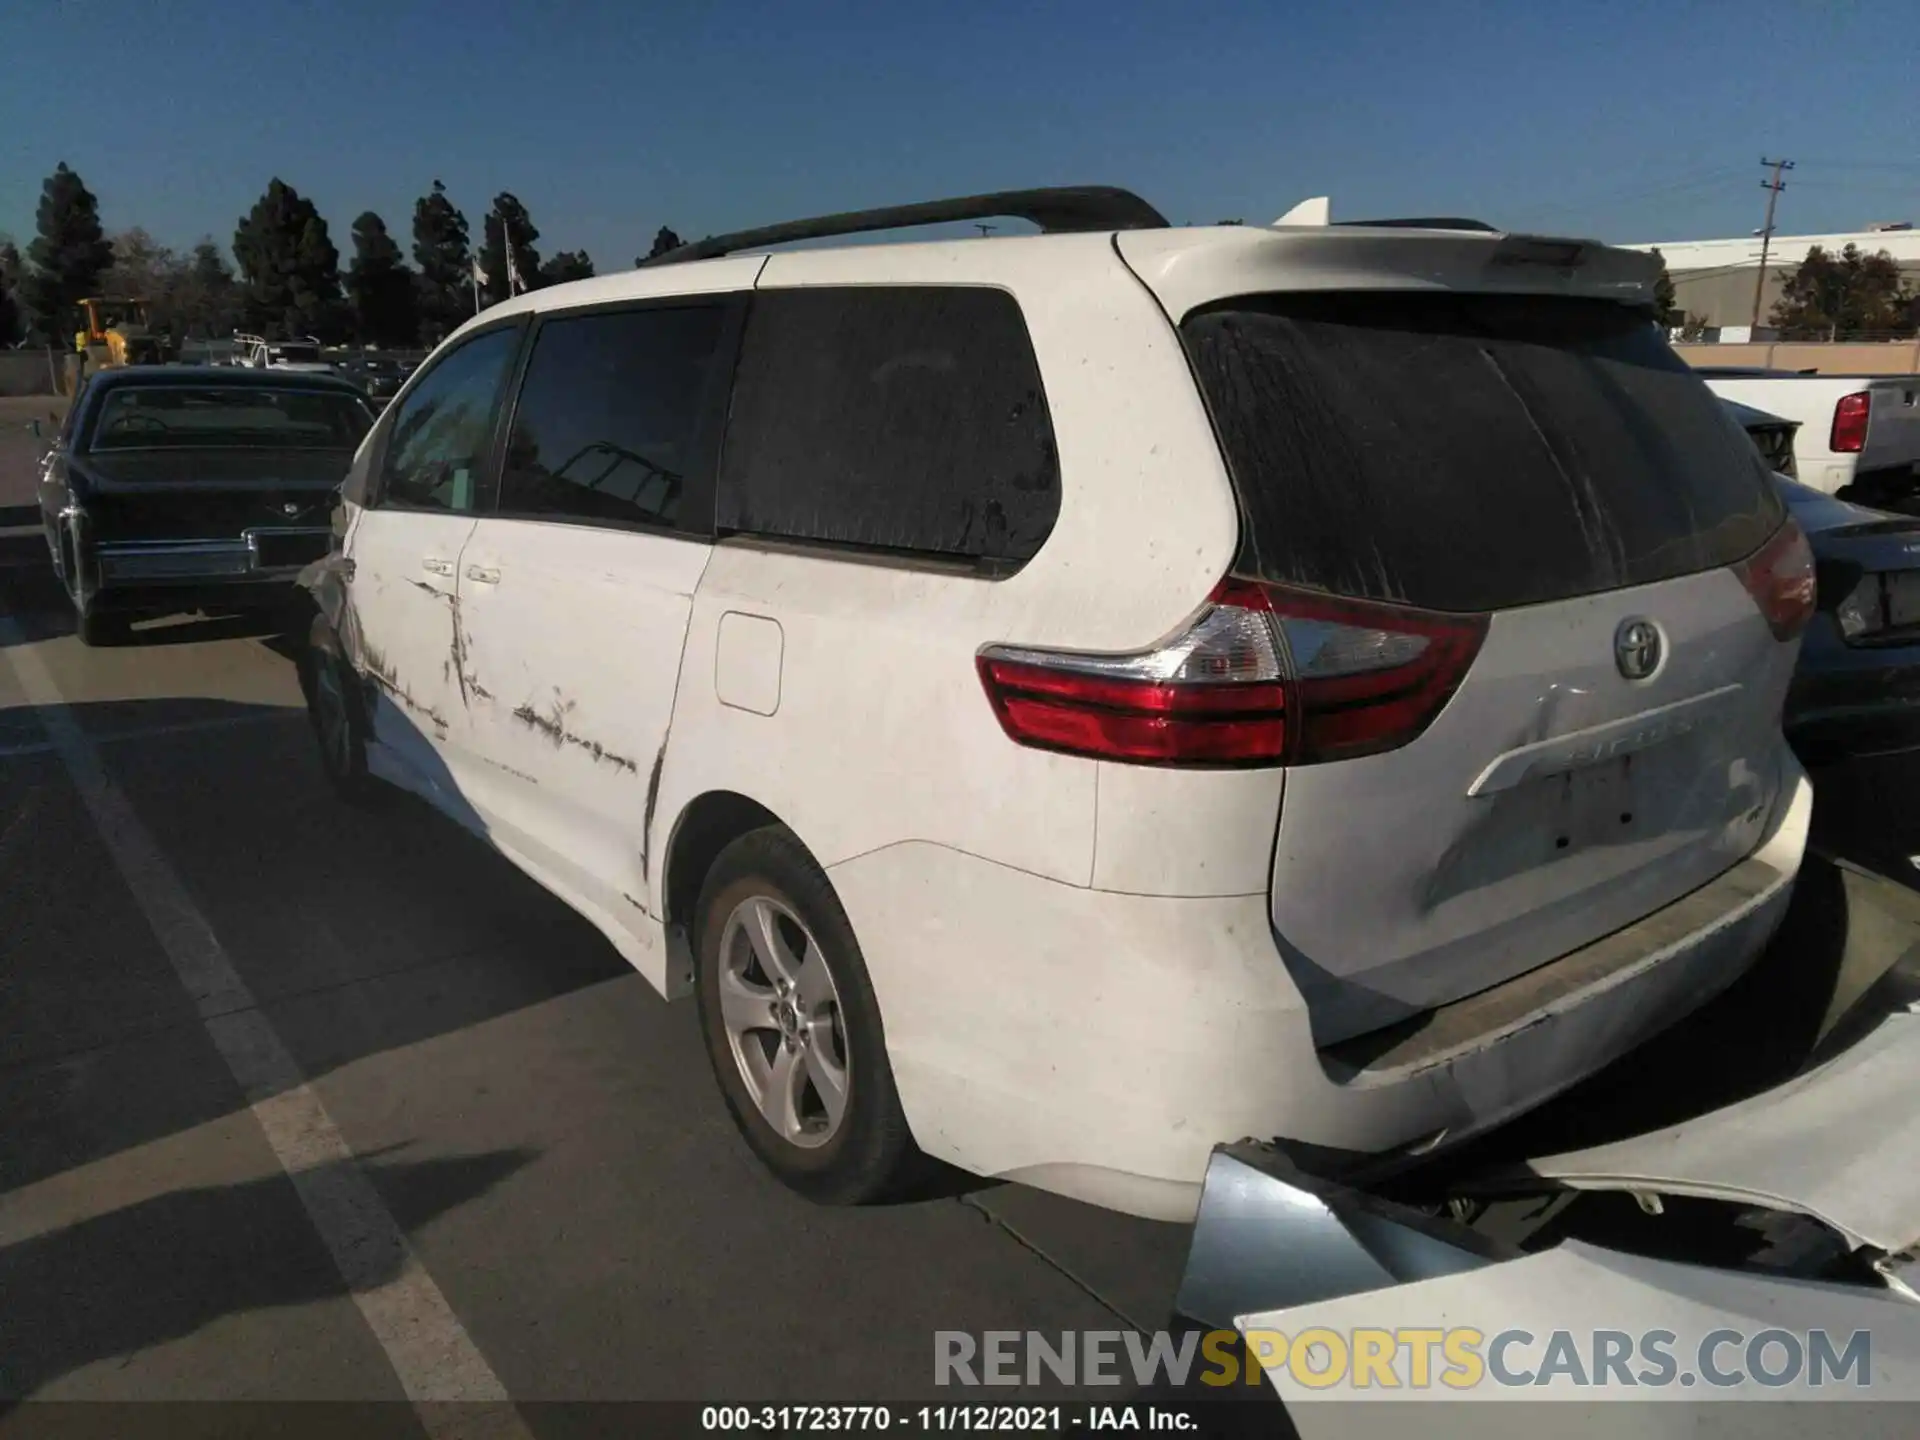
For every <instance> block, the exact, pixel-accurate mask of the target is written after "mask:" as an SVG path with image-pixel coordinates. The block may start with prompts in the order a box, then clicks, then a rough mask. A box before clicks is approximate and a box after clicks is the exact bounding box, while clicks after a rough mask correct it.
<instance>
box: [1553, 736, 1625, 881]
mask: <svg viewBox="0 0 1920 1440" xmlns="http://www.w3.org/2000/svg"><path fill="white" fill-rule="evenodd" d="M1557 784H1558V789H1559V795H1558V803H1557V805H1555V806H1554V807H1552V814H1553V824H1552V830H1553V834H1552V836H1551V839H1550V842H1549V843H1550V845H1551V848H1552V853H1553V854H1554V855H1556V856H1560V855H1572V854H1576V853H1578V852H1580V851H1582V850H1586V849H1590V848H1591V847H1593V846H1595V845H1605V844H1609V843H1613V842H1615V841H1618V840H1620V839H1622V838H1624V837H1626V836H1629V835H1631V834H1632V833H1633V825H1634V818H1635V817H1634V809H1633V791H1634V785H1633V757H1632V756H1630V755H1628V756H1622V757H1621V758H1620V759H1618V760H1606V761H1602V762H1601V763H1600V764H1598V765H1584V766H1582V767H1581V768H1580V769H1578V770H1570V771H1567V772H1566V773H1565V774H1563V775H1560V776H1559V777H1557Z"/></svg>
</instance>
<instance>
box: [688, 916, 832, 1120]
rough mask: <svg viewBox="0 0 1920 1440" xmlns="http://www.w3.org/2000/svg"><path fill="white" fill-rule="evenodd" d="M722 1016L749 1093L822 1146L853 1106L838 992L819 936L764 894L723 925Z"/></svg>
mask: <svg viewBox="0 0 1920 1440" xmlns="http://www.w3.org/2000/svg"><path fill="white" fill-rule="evenodd" d="M719 978H720V987H719V988H720V1018H721V1024H722V1025H723V1027H724V1028H725V1030H726V1035H727V1045H728V1048H729V1049H730V1050H731V1051H732V1054H733V1061H734V1064H735V1065H736V1066H738V1067H739V1070H740V1078H741V1079H742V1080H743V1081H744V1082H745V1083H746V1088H747V1094H748V1096H749V1097H750V1098H751V1099H752V1101H753V1103H754V1106H755V1107H756V1108H757V1109H758V1110H759V1112H760V1115H761V1118H763V1119H764V1120H765V1121H766V1122H767V1124H768V1125H769V1126H771V1127H772V1129H773V1131H774V1133H775V1134H776V1135H778V1136H780V1138H781V1139H783V1140H785V1141H787V1142H788V1143H789V1144H792V1145H796V1146H798V1147H800V1148H802V1149H807V1150H811V1149H817V1148H818V1147H820V1146H822V1145H825V1144H826V1143H827V1142H828V1141H830V1140H832V1139H833V1137H834V1136H835V1135H836V1134H838V1133H839V1131H840V1127H841V1123H842V1121H843V1120H844V1119H845V1118H846V1113H847V1083H848V1059H847V1043H846V1031H845V1028H844V1027H845V1021H844V1019H843V1014H842V1009H841V1005H840V992H839V990H838V989H837V988H836V987H835V985H834V979H833V971H832V970H831V968H830V967H829V966H828V964H827V960H826V957H825V956H824V955H823V954H822V953H821V950H820V944H819V942H818V941H817V940H815V939H814V937H813V935H812V933H811V932H810V931H809V930H808V929H807V927H806V926H805V925H803V924H802V923H801V922H800V918H799V917H798V916H797V915H795V914H794V913H793V911H792V910H790V909H788V908H787V907H786V906H785V905H783V904H781V903H780V902H779V901H777V900H775V899H773V898H771V897H770V896H766V895H755V896H751V897H749V898H748V899H746V900H743V901H741V902H740V903H739V904H738V905H736V906H735V907H734V909H733V912H732V914H730V915H729V916H728V917H727V922H726V925H725V927H724V928H723V929H722V930H721V934H720V977H719Z"/></svg>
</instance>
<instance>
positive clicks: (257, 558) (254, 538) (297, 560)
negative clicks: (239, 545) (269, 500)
mask: <svg viewBox="0 0 1920 1440" xmlns="http://www.w3.org/2000/svg"><path fill="white" fill-rule="evenodd" d="M330 539H331V532H329V531H326V530H249V531H248V532H247V548H248V550H250V551H251V552H252V554H253V564H254V568H255V569H257V570H284V569H289V568H296V567H299V566H302V565H309V564H311V563H312V562H313V561H315V560H318V559H320V558H321V557H322V556H324V555H325V554H326V553H327V547H328V545H329V543H330Z"/></svg>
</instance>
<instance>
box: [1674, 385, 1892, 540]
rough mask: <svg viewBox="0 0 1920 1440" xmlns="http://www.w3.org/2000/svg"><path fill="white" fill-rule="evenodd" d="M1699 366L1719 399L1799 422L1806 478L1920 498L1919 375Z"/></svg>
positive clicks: (1857, 499) (1800, 462)
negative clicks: (1831, 373) (1822, 373)
mask: <svg viewBox="0 0 1920 1440" xmlns="http://www.w3.org/2000/svg"><path fill="white" fill-rule="evenodd" d="M1695 369H1696V370H1697V372H1698V374H1699V375H1700V377H1701V378H1702V379H1703V380H1705V381H1706V382H1707V385H1708V387H1709V388H1710V389H1711V390H1712V391H1713V392H1714V393H1715V394H1716V395H1718V396H1720V397H1721V399H1723V400H1732V401H1736V402H1738V403H1739V404H1741V405H1750V406H1752V407H1754V408H1755V409H1759V410H1766V411H1769V412H1771V413H1772V414H1775V415H1779V416H1782V417H1784V418H1785V419H1788V420H1794V421H1797V422H1799V425H1800V429H1799V432H1798V434H1797V435H1796V437H1795V439H1794V448H1793V459H1794V465H1795V468H1796V469H1797V470H1798V472H1799V475H1798V479H1799V481H1800V483H1801V484H1802V485H1810V486H1812V487H1813V488H1814V489H1816V490H1822V491H1825V492H1826V493H1827V494H1829V495H1843V496H1845V497H1846V498H1847V499H1848V500H1851V501H1853V502H1854V503H1856V504H1860V505H1867V506H1873V507H1877V508H1887V507H1888V506H1890V505H1893V504H1896V503H1899V502H1903V501H1904V502H1907V503H1909V504H1911V503H1912V502H1914V501H1915V500H1920V375H1813V374H1805V373H1801V372H1797V371H1792V370H1744V369H1735V368H1732V367H1715V366H1705V365H1703V366H1696V367H1695Z"/></svg>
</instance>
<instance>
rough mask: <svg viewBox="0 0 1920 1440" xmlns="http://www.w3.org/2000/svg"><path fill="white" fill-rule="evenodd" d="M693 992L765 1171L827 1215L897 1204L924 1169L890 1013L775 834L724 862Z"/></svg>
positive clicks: (806, 858)
mask: <svg viewBox="0 0 1920 1440" xmlns="http://www.w3.org/2000/svg"><path fill="white" fill-rule="evenodd" d="M694 926H695V929H694V947H695V950H694V953H695V957H696V958H695V980H694V992H695V995H696V998H697V1001H698V1008H699V1012H700V1031H701V1036H702V1038H703V1039H704V1040H705V1042H706V1047H707V1058H708V1060H709V1061H710V1062H711V1063H712V1065H713V1073H714V1078H715V1079H716V1080H717V1081H718V1082H719V1085H720V1093H721V1095H722V1096H723V1097H724V1098H725V1100H726V1102H727V1109H728V1111H729V1112H730V1113H731V1114H732V1116H733V1121H734V1124H735V1125H736V1126H738V1127H739V1130H740V1133H741V1135H742V1136H743V1137H744V1138H745V1139H746V1142H747V1144H748V1145H749V1146H750V1147H751V1148H752V1149H753V1152H754V1154H756V1155H757V1156H759V1157H760V1160H761V1162H762V1163H763V1164H764V1165H766V1167H767V1168H768V1169H769V1170H771V1171H772V1172H773V1173H774V1175H775V1176H777V1177H778V1178H779V1179H780V1180H781V1181H782V1182H783V1183H784V1184H786V1185H787V1186H788V1187H789V1188H790V1189H793V1190H795V1191H797V1192H798V1193H800V1194H801V1195H804V1196H806V1197H807V1198H808V1199H809V1200H812V1201H814V1202H816V1203H818V1204H822V1205H864V1204H870V1203H873V1202H874V1201H878V1200H884V1199H888V1198H891V1197H893V1196H895V1195H898V1194H900V1193H901V1192H903V1191H905V1190H906V1189H907V1188H909V1187H910V1186H911V1184H912V1183H913V1182H914V1181H915V1180H917V1179H918V1178H919V1176H920V1174H921V1173H922V1171H923V1169H924V1166H925V1161H924V1160H923V1158H922V1157H921V1155H920V1152H919V1150H918V1149H917V1148H916V1147H915V1145H914V1143H913V1135H912V1133H911V1131H909V1129H908V1128H907V1118H906V1114H905V1112H904V1111H903V1110H902V1109H901V1107H900V1095H899V1091H898V1090H896V1089H895V1087H894V1082H893V1068H892V1066H891V1065H890V1064H889V1063H888V1060H887V1041H886V1033H885V1031H884V1029H883V1028H882V1026H881V1023H880V1007H879V1005H878V1003H877V1002H876V1001H875V999H874V994H873V985H872V981H871V980H870V979H869V978H868V975H867V966H866V961H865V959H864V958H863V957H862V956H861V954H860V945H859V942H858V941H856V940H855V939H854V935H853V927H852V926H851V925H850V924H849V923H848V921H847V916H846V911H845V910H843V909H842V908H841V906H840V900H839V897H838V896H836V895H835V894H834V893H833V887H832V885H831V884H829V883H828V881H827V877H826V875H825V873H824V872H822V870H821V869H820V867H819V865H818V864H817V863H816V862H815V861H814V859H813V857H812V856H811V855H809V854H808V853H807V851H806V847H804V846H803V845H801V843H800V842H799V840H798V839H797V838H796V837H795V836H794V835H793V834H792V832H790V831H788V830H787V829H785V828H784V827H782V826H778V825H770V826H767V827H766V828H764V829H760V830H755V831H752V832H750V833H748V834H746V835H743V836H741V837H740V838H739V839H738V840H735V841H734V842H733V843H732V844H730V845H728V846H727V847H726V849H724V850H722V851H721V852H720V855H719V857H718V858H717V859H716V860H715V861H714V864H713V868H712V869H711V870H710V871H709V872H708V874H707V878H706V882H705V883H704V884H703V885H702V887H701V891H700V901H699V906H698V908H697V910H696V913H695V917H694Z"/></svg>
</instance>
